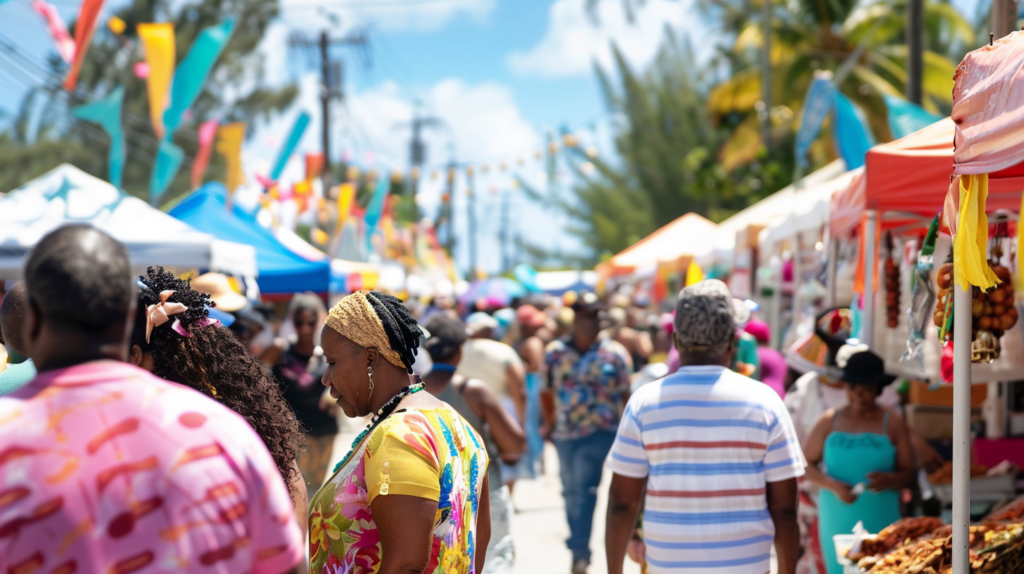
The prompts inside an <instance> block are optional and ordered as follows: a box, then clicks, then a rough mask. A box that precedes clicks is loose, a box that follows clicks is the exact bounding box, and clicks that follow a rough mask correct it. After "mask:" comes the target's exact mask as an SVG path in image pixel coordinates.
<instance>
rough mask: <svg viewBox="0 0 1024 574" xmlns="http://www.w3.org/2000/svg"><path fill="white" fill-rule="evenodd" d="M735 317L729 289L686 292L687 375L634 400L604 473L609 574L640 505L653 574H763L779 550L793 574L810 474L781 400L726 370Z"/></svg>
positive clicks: (682, 312)
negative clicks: (607, 477)
mask: <svg viewBox="0 0 1024 574" xmlns="http://www.w3.org/2000/svg"><path fill="white" fill-rule="evenodd" d="M736 316H737V309H735V307H734V303H733V298H732V294H731V293H729V289H728V287H726V286H725V284H724V283H722V282H721V281H716V280H707V281H702V282H700V283H697V284H695V285H691V286H689V287H687V288H685V289H683V290H682V291H681V292H680V293H679V300H678V302H677V304H676V319H675V334H674V335H673V337H674V342H675V346H676V349H677V350H678V351H679V357H680V364H681V367H680V368H679V370H678V371H677V372H676V373H675V374H671V375H669V376H668V377H666V378H664V379H662V380H660V381H656V382H654V383H651V384H648V385H646V386H644V387H642V388H641V389H640V390H638V391H637V392H636V393H635V394H634V395H633V396H632V397H631V398H630V400H629V403H628V404H627V405H626V410H625V413H624V414H623V416H622V422H621V423H620V424H619V429H618V433H617V435H616V437H615V443H614V445H613V446H612V450H611V452H610V454H609V456H608V460H607V463H606V465H607V467H608V468H609V469H610V470H611V471H612V472H613V473H614V476H613V477H612V484H611V492H610V494H609V501H608V520H607V528H606V533H605V547H606V552H607V556H608V572H609V574H621V572H622V565H623V559H624V556H625V553H626V546H627V544H628V542H629V539H630V536H631V534H632V532H633V529H634V527H635V525H636V517H637V513H638V510H639V509H640V506H641V502H642V503H643V538H644V545H645V548H646V560H647V564H648V567H649V569H650V572H651V574H660V573H664V572H702V573H703V572H721V573H725V572H728V573H730V574H765V573H767V572H768V571H769V563H770V558H771V548H772V544H773V543H774V544H775V550H776V554H777V557H778V567H779V568H778V572H779V573H780V574H793V572H795V568H796V560H797V555H798V554H799V551H800V545H799V529H798V526H797V521H796V508H797V477H799V476H802V475H803V474H804V467H805V466H806V463H805V461H804V457H803V453H802V452H801V450H800V446H799V443H798V442H797V439H796V433H795V432H794V430H793V422H792V420H790V417H789V412H788V411H787V410H786V407H785V405H784V404H783V402H782V399H780V398H779V395H778V394H776V393H775V391H773V390H772V389H771V388H770V387H768V386H767V385H764V384H763V383H759V382H757V381H754V380H753V379H749V378H747V377H744V376H742V375H739V374H737V373H734V372H732V371H730V370H728V365H729V364H730V361H731V358H732V355H733V352H734V349H735V342H736ZM645 489H646V495H645Z"/></svg>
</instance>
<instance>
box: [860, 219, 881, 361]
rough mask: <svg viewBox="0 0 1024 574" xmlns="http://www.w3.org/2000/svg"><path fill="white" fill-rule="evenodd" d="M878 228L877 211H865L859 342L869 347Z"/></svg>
mask: <svg viewBox="0 0 1024 574" xmlns="http://www.w3.org/2000/svg"><path fill="white" fill-rule="evenodd" d="M877 229H878V212H877V211H875V210H873V209H871V210H868V212H867V223H866V225H865V226H864V313H863V314H862V315H861V336H860V342H861V343H864V344H866V345H867V346H868V347H871V346H872V345H873V344H874V342H875V274H876V273H877V272H878V269H877V267H878V264H877V262H876V261H875V249H876V246H875V232H876V230H877Z"/></svg>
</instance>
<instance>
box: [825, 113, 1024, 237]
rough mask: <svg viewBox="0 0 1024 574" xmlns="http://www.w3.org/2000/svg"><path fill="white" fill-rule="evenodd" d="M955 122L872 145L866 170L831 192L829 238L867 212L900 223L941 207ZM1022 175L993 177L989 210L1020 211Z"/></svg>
mask: <svg viewBox="0 0 1024 574" xmlns="http://www.w3.org/2000/svg"><path fill="white" fill-rule="evenodd" d="M955 128H956V126H955V124H954V123H953V120H951V119H949V118H946V119H944V120H940V121H938V122H935V123H934V124H932V125H930V126H928V127H926V128H924V129H922V130H919V131H917V132H914V133H912V134H910V135H908V136H906V137H904V138H901V139H898V140H896V141H893V142H889V143H885V144H881V145H877V146H875V147H873V148H871V149H870V150H869V151H868V153H867V157H866V158H865V163H864V172H863V173H862V174H861V175H860V176H858V177H857V178H855V179H854V180H853V181H852V182H851V183H850V186H849V187H848V188H846V190H845V191H842V192H840V193H837V194H835V195H834V196H832V204H831V214H830V222H831V230H832V234H833V236H844V235H848V234H849V233H850V232H851V231H853V230H854V229H855V228H856V227H857V226H858V225H859V224H860V223H861V218H862V215H863V214H864V213H865V211H866V210H875V211H878V212H879V213H881V214H883V215H884V217H882V218H880V220H879V221H880V222H881V223H882V227H888V228H892V227H898V226H901V225H904V224H906V223H908V222H910V221H913V220H914V219H916V218H920V219H921V221H922V222H924V223H923V224H925V225H926V224H927V221H930V220H931V218H932V217H934V216H935V215H936V214H937V213H939V212H940V211H942V206H943V202H944V200H945V198H946V191H947V190H949V178H950V174H951V173H952V172H953V134H954V132H955ZM1021 189H1024V177H1016V176H1011V177H1004V178H1000V179H993V180H992V181H991V182H990V184H989V196H988V209H989V211H994V210H996V209H1014V210H1016V209H1018V208H1019V207H1020V193H1021Z"/></svg>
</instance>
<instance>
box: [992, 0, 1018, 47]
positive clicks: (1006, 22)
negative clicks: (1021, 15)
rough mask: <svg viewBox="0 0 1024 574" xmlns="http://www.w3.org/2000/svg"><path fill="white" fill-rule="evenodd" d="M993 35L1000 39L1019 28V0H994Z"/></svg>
mask: <svg viewBox="0 0 1024 574" xmlns="http://www.w3.org/2000/svg"><path fill="white" fill-rule="evenodd" d="M991 27H992V35H993V37H994V38H995V39H996V40H998V39H999V38H1002V37H1003V36H1006V35H1007V34H1009V33H1010V32H1013V31H1014V30H1016V29H1017V1H1016V0H992V17H991Z"/></svg>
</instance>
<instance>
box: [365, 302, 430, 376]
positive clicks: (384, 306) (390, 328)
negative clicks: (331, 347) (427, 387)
mask: <svg viewBox="0 0 1024 574" xmlns="http://www.w3.org/2000/svg"><path fill="white" fill-rule="evenodd" d="M366 300H367V301H369V302H370V306H371V307H373V311H374V312H375V313H376V314H377V317H379V318H380V322H381V323H383V324H384V334H386V335H387V336H388V343H390V345H391V349H392V350H394V351H395V352H396V353H398V355H399V357H401V358H402V364H403V365H405V370H406V371H407V372H408V373H409V374H410V375H411V374H412V372H413V371H412V365H413V363H415V362H416V353H418V352H419V348H420V340H421V339H423V331H422V330H421V329H420V326H419V324H418V323H417V322H416V319H415V318H413V316H412V313H410V312H409V310H408V309H406V308H405V305H404V304H402V300H401V299H399V298H398V297H392V296H391V295H385V294H384V293H381V292H379V291H371V292H369V293H367V294H366Z"/></svg>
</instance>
